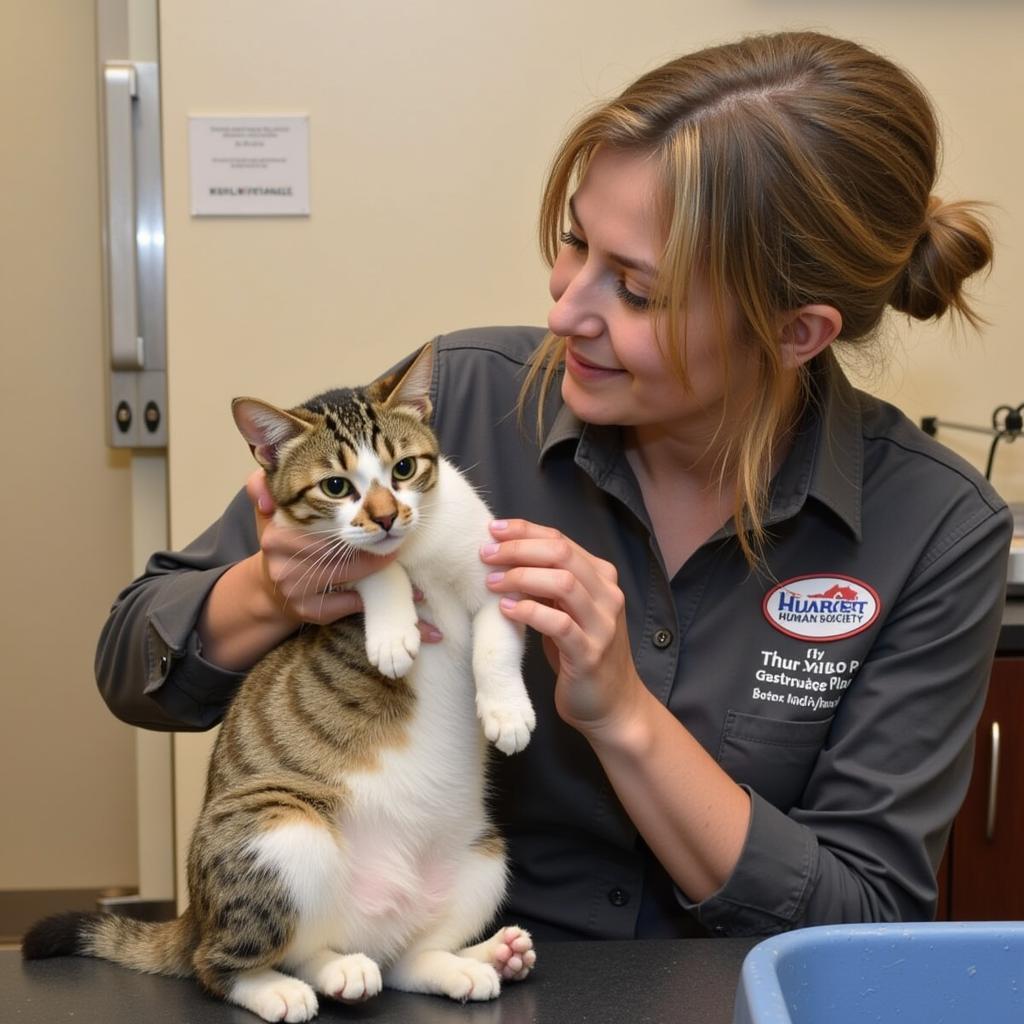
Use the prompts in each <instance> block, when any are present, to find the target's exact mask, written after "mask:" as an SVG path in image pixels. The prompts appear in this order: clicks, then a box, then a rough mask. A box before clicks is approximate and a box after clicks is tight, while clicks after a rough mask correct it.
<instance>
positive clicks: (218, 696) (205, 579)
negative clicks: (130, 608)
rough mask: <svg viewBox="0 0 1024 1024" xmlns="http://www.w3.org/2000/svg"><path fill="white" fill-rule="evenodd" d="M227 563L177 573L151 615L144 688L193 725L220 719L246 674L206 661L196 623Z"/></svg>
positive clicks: (171, 712) (202, 726)
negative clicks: (205, 568)
mask: <svg viewBox="0 0 1024 1024" xmlns="http://www.w3.org/2000/svg"><path fill="white" fill-rule="evenodd" d="M228 568H230V566H218V567H217V568H215V569H208V570H205V571H202V572H187V573H180V574H178V575H177V578H176V579H174V580H173V581H170V582H169V584H168V586H167V587H166V589H165V591H164V593H163V594H162V595H161V597H160V600H159V601H158V602H156V603H154V604H153V605H152V606H151V607H150V609H149V613H148V616H147V629H146V683H145V687H144V692H145V693H146V694H147V696H149V697H151V698H152V699H153V700H154V701H155V702H156V703H157V704H158V705H159V706H160V707H161V709H162V710H163V711H164V712H165V713H167V714H169V715H171V716H172V717H175V718H177V719H179V720H180V721H181V722H182V724H187V725H189V726H191V727H193V728H198V729H205V728H209V727H211V726H213V725H215V724H216V723H217V722H218V721H219V720H220V719H221V717H222V716H223V714H224V709H225V707H226V706H227V704H228V702H229V701H230V700H231V697H232V696H233V695H234V693H235V691H236V690H237V689H238V686H239V684H240V683H241V681H242V680H243V679H244V678H245V676H246V673H245V672H232V671H230V670H228V669H223V668H220V667H219V666H217V665H214V664H213V663H212V662H209V661H207V660H206V659H205V658H204V657H203V654H202V644H201V642H200V640H199V634H198V633H197V632H196V629H195V625H196V622H197V621H198V619H199V613H200V610H201V609H202V607H203V604H204V602H205V601H206V598H207V596H208V595H209V593H210V591H211V590H212V589H213V585H214V584H215V583H216V582H217V580H218V579H220V577H221V576H222V575H223V574H224V573H225V572H226V571H227V570H228Z"/></svg>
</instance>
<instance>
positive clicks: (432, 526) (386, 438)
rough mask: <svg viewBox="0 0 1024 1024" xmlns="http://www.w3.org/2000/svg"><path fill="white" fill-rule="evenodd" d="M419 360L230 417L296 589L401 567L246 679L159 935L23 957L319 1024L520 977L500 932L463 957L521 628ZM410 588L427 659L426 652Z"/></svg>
mask: <svg viewBox="0 0 1024 1024" xmlns="http://www.w3.org/2000/svg"><path fill="white" fill-rule="evenodd" d="M430 362H431V350H430V348H429V347H428V348H426V349H424V351H423V353H421V355H420V356H419V357H418V359H417V360H416V361H415V363H414V364H413V366H412V367H411V368H410V369H409V370H408V372H407V373H405V374H404V375H403V376H402V377H401V379H400V380H394V379H385V380H382V381H378V382H377V383H376V384H374V385H372V386H371V387H370V388H369V389H360V390H354V391H339V392H330V393H328V394H326V395H323V396H320V397H319V398H317V399H314V400H313V401H311V402H309V403H307V404H306V405H305V406H302V407H299V408H297V409H292V410H289V411H287V412H285V411H282V410H278V409H275V408H274V407H273V406H270V405H268V404H266V403H262V402H256V401H255V400H250V399H243V400H236V402H235V406H234V410H235V418H236V421H237V422H238V424H239V427H240V429H241V430H242V433H243V435H244V436H245V437H246V439H247V440H248V441H249V443H250V445H251V446H252V448H253V452H254V454H255V456H256V458H257V459H258V460H259V461H260V462H261V463H262V464H263V465H264V467H265V468H266V469H267V473H268V483H269V486H270V488H271V492H272V493H273V495H274V498H275V500H276V502H277V505H278V509H279V511H278V513H277V515H278V516H279V517H281V519H282V520H285V521H287V522H290V523H293V524H298V525H301V526H302V527H303V528H304V529H306V530H309V531H311V545H312V546H311V548H310V555H311V558H312V559H314V560H319V561H316V562H315V564H316V565H317V566H318V568H316V569H312V570H311V572H310V585H311V586H317V585H318V583H319V581H321V580H322V579H326V578H328V575H329V573H328V570H329V569H330V568H331V567H332V560H333V559H337V558H340V557H342V552H343V551H345V550H348V548H350V547H358V548H362V549H370V550H376V551H378V552H380V553H386V552H390V551H392V550H394V549H395V548H398V549H399V554H398V558H397V560H396V561H395V562H392V563H390V564H389V565H388V566H387V567H386V568H385V569H383V570H381V571H380V572H378V573H375V574H373V575H372V576H369V577H367V578H365V579H364V580H362V581H360V582H359V583H358V584H356V588H357V589H358V590H359V592H360V595H361V597H362V598H363V603H364V607H365V616H364V617H363V618H350V619H343V620H340V621H338V622H336V623H334V624H332V625H330V626H323V627H306V628H303V629H302V630H301V631H300V632H298V633H297V634H295V635H294V636H293V637H292V638H291V639H290V640H288V641H286V642H285V643H283V644H281V645H280V646H279V647H278V648H276V649H275V650H273V651H271V652H270V653H269V654H268V655H266V657H264V658H263V659H262V660H261V661H260V662H259V663H258V664H257V665H256V666H255V667H254V668H253V669H252V671H251V672H250V673H249V675H248V676H247V678H246V680H245V682H244V683H243V685H242V687H241V688H240V690H239V692H238V695H237V696H236V698H235V699H234V701H233V702H232V704H231V707H230V709H229V711H228V714H227V716H226V718H225V720H224V723H223V725H222V727H221V731H220V735H219V736H218V739H217V743H216V747H215V749H214V753H213V756H212V758H211V762H210V768H209V774H208V779H207V791H206V798H205V802H204V806H203V809H202V812H201V815H200V818H199V822H198V824H197V826H196V829H195V832H194V834H193V837H192V845H191V851H190V854H189V861H188V879H189V897H190V902H189V906H188V908H187V910H186V911H185V913H184V914H183V915H182V916H181V917H180V918H179V919H178V920H176V921H174V922H171V923H169V924H160V925H154V924H142V923H139V922H135V921H130V920H128V919H125V918H120V917H114V916H111V915H66V916H62V917H59V918H57V919H48V920H47V921H44V922H41V923H40V924H38V925H36V926H35V927H34V928H33V930H32V931H31V932H30V934H29V935H28V936H26V938H25V942H24V952H25V956H26V957H37V956H52V955H61V954H68V953H78V954H84V955H91V956H98V957H103V958H106V959H110V960H114V961H116V962H118V963H121V964H125V965H127V966H129V967H133V968H135V969H136V970H141V971H150V972H158V973H165V974H173V975H182V976H185V975H193V974H194V975H195V976H196V977H197V978H198V979H199V981H200V983H201V984H202V985H203V987H204V988H206V989H207V990H208V991H209V992H211V993H213V994H215V995H218V996H220V997H222V998H225V999H227V1000H229V1001H231V1002H235V1003H238V1004H239V1005H242V1006H245V1007H247V1008H248V1009H250V1010H253V1011H254V1012H255V1013H258V1014H259V1015H260V1016H262V1017H263V1018H264V1019H266V1020H282V1019H284V1020H289V1021H293V1020H308V1019H310V1018H311V1017H312V1016H313V1015H315V1013H316V1009H317V1002H316V996H315V994H314V991H313V990H314V989H315V990H316V991H319V992H323V993H326V994H328V995H331V996H335V997H338V998H343V999H348V1000H356V999H363V998H366V997H368V996H371V995H373V994H375V993H376V992H377V991H379V989H380V988H381V985H382V983H383V984H389V985H392V986H394V987H397V988H402V989H406V990H409V991H422V992H434V993H438V994H446V995H448V996H451V997H453V998H456V999H484V998H491V997H493V996H494V995H497V993H498V990H499V987H500V981H499V973H500V974H501V976H503V977H506V978H518V977H521V976H525V974H526V973H528V971H529V969H530V967H531V966H532V964H533V962H534V953H533V950H532V943H531V942H530V938H529V935H528V934H527V933H525V932H523V931H522V930H521V929H518V928H516V927H515V926H512V927H510V928H506V929H501V930H500V931H499V932H498V933H497V934H496V935H494V936H492V937H491V938H490V939H487V940H485V941H484V942H481V943H479V944H478V945H476V946H471V947H467V944H468V943H470V942H472V941H473V940H474V939H476V938H477V937H478V935H479V933H480V931H481V930H482V929H483V928H484V927H485V926H486V925H487V924H488V922H490V921H491V920H492V918H493V916H494V915H495V913H496V912H497V910H498V907H499V905H500V903H501V900H502V897H503V894H504V889H505V860H504V846H503V843H502V841H501V838H500V837H499V836H498V834H497V833H496V832H495V830H494V828H493V827H492V826H491V824H490V822H489V820H488V818H487V814H486V810H485V804H484V785H485V782H484V765H485V759H486V744H485V742H484V734H486V736H487V737H488V738H490V739H491V740H492V741H493V742H494V743H495V745H496V746H498V747H499V748H500V749H502V750H503V751H505V752H506V753H513V752H515V751H517V750H520V749H522V748H523V747H524V746H525V745H526V743H527V742H528V740H529V735H530V732H531V730H532V728H533V724H534V717H533V710H532V707H531V705H530V701H529V698H528V696H527V694H526V691H525V688H524V687H523V683H522V678H521V675H520V666H519V663H520V658H521V654H522V637H521V634H520V632H519V631H518V630H517V629H515V628H514V627H513V626H512V625H511V624H510V623H509V622H508V621H507V620H506V619H505V618H504V617H503V616H502V615H501V614H500V612H499V611H498V608H497V604H496V599H495V598H493V597H492V596H491V595H490V594H489V593H488V592H487V589H486V586H485V584H484V573H485V570H484V568H483V566H482V564H481V563H480V561H479V558H478V555H477V550H478V547H479V545H480V543H481V542H483V541H484V540H486V536H487V521H488V518H489V513H488V510H487V508H486V506H485V505H484V503H483V502H482V501H481V500H480V498H479V497H478V496H477V495H476V494H475V493H474V491H473V490H472V488H471V487H470V485H469V484H468V483H467V482H466V480H465V479H464V478H463V477H462V476H461V475H459V474H458V473H457V472H456V471H455V469H454V468H453V467H452V466H451V465H450V464H449V463H448V462H446V461H445V460H444V459H443V458H442V457H440V455H439V454H438V450H437V443H436V440H435V438H434V435H433V433H432V432H431V431H430V430H429V428H428V427H427V426H426V425H425V420H426V418H427V416H428V415H429V409H430V407H429V401H428V398H427V389H428V384H429V380H430V373H431V365H430ZM327 526H329V528H330V533H329V534H321V533H319V532H316V531H321V530H324V529H325V527H327ZM411 581H415V583H416V585H417V586H418V587H420V588H421V589H422V591H423V593H424V595H425V597H426V603H425V606H424V608H423V616H424V618H427V619H429V620H431V621H433V622H435V623H436V624H437V626H438V627H439V628H440V629H441V631H442V633H443V634H444V637H445V639H444V641H443V642H442V643H440V644H429V645H424V646H423V648H422V649H420V648H419V632H418V629H417V626H416V619H417V612H416V610H415V608H414V606H413V597H412V583H411ZM364 619H365V629H364V621H363V620H364ZM481 723H482V726H483V728H481Z"/></svg>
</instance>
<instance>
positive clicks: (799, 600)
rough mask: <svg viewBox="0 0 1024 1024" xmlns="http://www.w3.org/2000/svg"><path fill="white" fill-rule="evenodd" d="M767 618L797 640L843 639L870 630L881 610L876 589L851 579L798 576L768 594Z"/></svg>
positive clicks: (764, 604)
mask: <svg viewBox="0 0 1024 1024" xmlns="http://www.w3.org/2000/svg"><path fill="white" fill-rule="evenodd" d="M761 608H762V610H763V611H764V617H765V618H766V619H767V620H768V621H769V622H770V623H771V624H772V625H773V626H774V627H775V628H776V629H777V630H778V631H779V632H780V633H785V634H786V636H792V637H796V639H797V640H842V639H844V638H845V637H848V636H854V635H856V634H857V633H860V632H861V631H863V630H865V629H867V628H868V626H870V625H871V623H872V622H874V621H875V619H877V618H878V613H879V612H880V611H881V609H882V603H881V601H880V600H879V598H878V594H876V593H875V591H874V589H873V588H872V587H870V586H868V584H867V583H864V582H863V581H862V580H857V579H854V578H853V577H852V576H795V577H794V578H793V579H791V580H783V582H782V583H780V584H779V585H778V586H776V587H773V588H772V589H771V590H769V591H768V593H767V594H766V595H765V598H764V602H763V603H762V605H761Z"/></svg>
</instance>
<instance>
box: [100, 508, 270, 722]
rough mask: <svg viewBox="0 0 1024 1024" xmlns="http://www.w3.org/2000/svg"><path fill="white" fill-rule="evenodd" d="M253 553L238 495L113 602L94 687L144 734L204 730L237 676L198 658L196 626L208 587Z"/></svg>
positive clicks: (251, 530) (159, 556)
mask: <svg viewBox="0 0 1024 1024" xmlns="http://www.w3.org/2000/svg"><path fill="white" fill-rule="evenodd" d="M257 548H258V543H257V538H256V526H255V520H254V517H253V512H252V506H251V504H250V502H249V499H248V497H247V496H246V493H245V491H244V490H243V491H240V492H239V493H238V494H237V495H236V496H235V498H234V499H233V501H232V502H231V504H230V505H229V506H228V508H227V510H226V512H225V513H224V515H223V516H222V517H221V518H220V519H219V520H218V521H217V522H216V523H214V524H213V525H212V526H210V527H209V529H207V530H206V531H204V532H203V533H202V534H201V535H200V536H199V537H197V538H196V539H195V540H194V541H193V542H192V543H191V544H189V545H188V547H186V548H184V549H183V550H181V551H160V552H157V553H156V554H154V555H153V556H152V557H151V558H150V560H149V562H148V564H147V566H146V570H145V572H144V573H143V574H142V576H140V577H139V578H138V579H136V580H133V581H132V582H131V583H130V584H129V585H128V586H127V587H125V589H124V590H123V591H121V593H120V594H119V595H118V597H117V600H116V601H115V602H114V605H113V607H112V608H111V610H110V615H109V617H108V618H107V621H106V623H105V625H104V627H103V631H102V632H101V634H100V638H99V643H98V646H97V649H96V665H95V668H96V682H97V684H98V686H99V689H100V693H101V694H102V696H103V699H104V700H105V701H106V703H107V706H108V707H109V708H110V710H111V711H112V712H113V713H114V714H115V715H117V717H118V718H120V719H122V720H123V721H125V722H129V723H130V724H132V725H139V726H143V727H145V728H150V729H164V730H167V729H177V730H197V729H209V728H210V727H212V726H214V725H216V724H217V722H219V721H220V719H221V718H222V717H223V715H224V712H225V710H226V708H227V705H228V702H229V701H230V699H231V697H232V696H233V695H234V692H235V690H236V689H237V688H238V685H239V683H240V682H241V681H242V679H243V678H244V677H245V673H243V672H229V671H225V670H224V669H221V668H218V667H217V666H216V665H213V664H211V663H210V662H208V661H206V660H205V659H204V658H203V654H202V646H201V644H200V642H199V636H198V634H197V632H196V628H195V626H196V621H197V620H198V618H199V613H200V610H201V609H202V607H203V604H204V602H205V601H206V598H207V595H208V594H209V593H210V590H211V589H212V587H213V585H214V584H215V583H216V582H217V580H218V579H219V578H220V576H221V575H222V574H223V573H224V572H225V571H227V569H229V568H230V567H231V566H232V565H234V564H235V563H236V562H238V561H241V560H242V559H244V558H247V557H248V556H249V555H251V554H253V553H255V551H256V550H257Z"/></svg>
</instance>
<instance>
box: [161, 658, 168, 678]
mask: <svg viewBox="0 0 1024 1024" xmlns="http://www.w3.org/2000/svg"><path fill="white" fill-rule="evenodd" d="M168 664H169V662H168V660H167V655H166V654H165V655H163V656H162V657H161V658H160V675H162V676H165V675H167V666H168Z"/></svg>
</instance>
